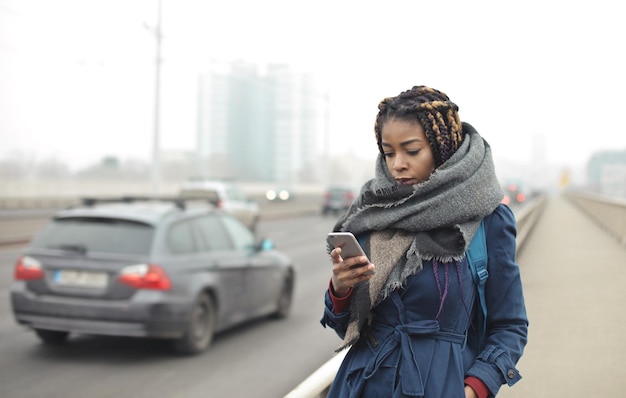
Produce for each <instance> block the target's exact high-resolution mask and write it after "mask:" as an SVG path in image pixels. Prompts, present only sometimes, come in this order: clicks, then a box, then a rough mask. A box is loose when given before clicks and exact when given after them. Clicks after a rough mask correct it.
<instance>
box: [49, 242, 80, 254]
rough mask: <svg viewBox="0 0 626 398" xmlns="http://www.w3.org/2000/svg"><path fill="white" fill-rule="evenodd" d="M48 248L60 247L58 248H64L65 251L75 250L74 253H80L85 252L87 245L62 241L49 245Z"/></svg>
mask: <svg viewBox="0 0 626 398" xmlns="http://www.w3.org/2000/svg"><path fill="white" fill-rule="evenodd" d="M48 248H49V249H60V250H65V251H69V252H76V253H80V254H85V253H87V246H85V245H81V244H79V243H74V244H70V243H62V244H60V245H50V246H48Z"/></svg>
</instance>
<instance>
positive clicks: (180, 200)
mask: <svg viewBox="0 0 626 398" xmlns="http://www.w3.org/2000/svg"><path fill="white" fill-rule="evenodd" d="M187 200H190V198H184V197H176V196H171V197H168V196H158V197H154V196H121V197H117V198H110V197H107V198H96V197H84V198H81V203H82V205H83V206H89V207H91V206H94V205H96V204H98V203H134V202H145V201H152V202H155V201H159V202H172V203H174V205H175V206H176V207H177V208H179V209H181V210H185V208H186V203H185V202H186V201H187Z"/></svg>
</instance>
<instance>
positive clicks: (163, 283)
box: [117, 264, 172, 290]
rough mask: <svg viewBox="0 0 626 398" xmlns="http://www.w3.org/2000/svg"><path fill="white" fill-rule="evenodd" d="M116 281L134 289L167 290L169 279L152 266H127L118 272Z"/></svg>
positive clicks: (159, 269) (156, 267)
mask: <svg viewBox="0 0 626 398" xmlns="http://www.w3.org/2000/svg"><path fill="white" fill-rule="evenodd" d="M117 281H118V282H120V283H123V284H125V285H128V286H131V287H134V288H136V289H153V290H169V289H171V288H172V283H171V282H170V278H169V277H168V276H167V274H166V273H165V271H164V270H163V268H161V267H159V266H158V265H154V264H137V265H129V266H128V267H125V268H124V269H122V271H121V272H120V275H119V276H118V277H117Z"/></svg>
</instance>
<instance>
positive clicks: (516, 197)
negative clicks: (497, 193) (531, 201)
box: [502, 180, 526, 206]
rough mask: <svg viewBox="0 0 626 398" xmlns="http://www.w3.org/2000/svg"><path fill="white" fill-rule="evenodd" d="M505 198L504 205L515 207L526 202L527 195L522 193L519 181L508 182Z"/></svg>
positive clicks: (505, 187) (505, 188)
mask: <svg viewBox="0 0 626 398" xmlns="http://www.w3.org/2000/svg"><path fill="white" fill-rule="evenodd" d="M503 190H504V198H503V199H502V203H504V204H506V205H509V206H514V205H520V204H522V203H524V202H525V201H526V194H524V192H523V191H522V188H521V183H520V182H519V181H512V180H511V181H508V182H506V183H505V184H504V189H503Z"/></svg>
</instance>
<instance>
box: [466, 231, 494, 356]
mask: <svg viewBox="0 0 626 398" xmlns="http://www.w3.org/2000/svg"><path fill="white" fill-rule="evenodd" d="M466 255H467V261H468V262H469V266H470V269H471V271H472V277H473V278H474V284H475V285H476V288H477V290H478V299H479V301H480V307H481V310H482V312H481V314H480V315H481V316H480V319H481V320H482V322H481V323H480V324H479V325H478V326H479V328H481V329H479V330H478V336H480V337H479V338H480V341H479V346H482V344H483V340H484V337H485V333H486V331H487V301H486V300H485V283H487V278H488V277H489V272H488V271H487V240H486V238H485V226H484V222H483V221H481V222H480V225H479V227H478V230H477V231H476V234H475V235H474V237H473V238H472V241H471V242H470V245H469V247H468V248H467V252H466Z"/></svg>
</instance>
